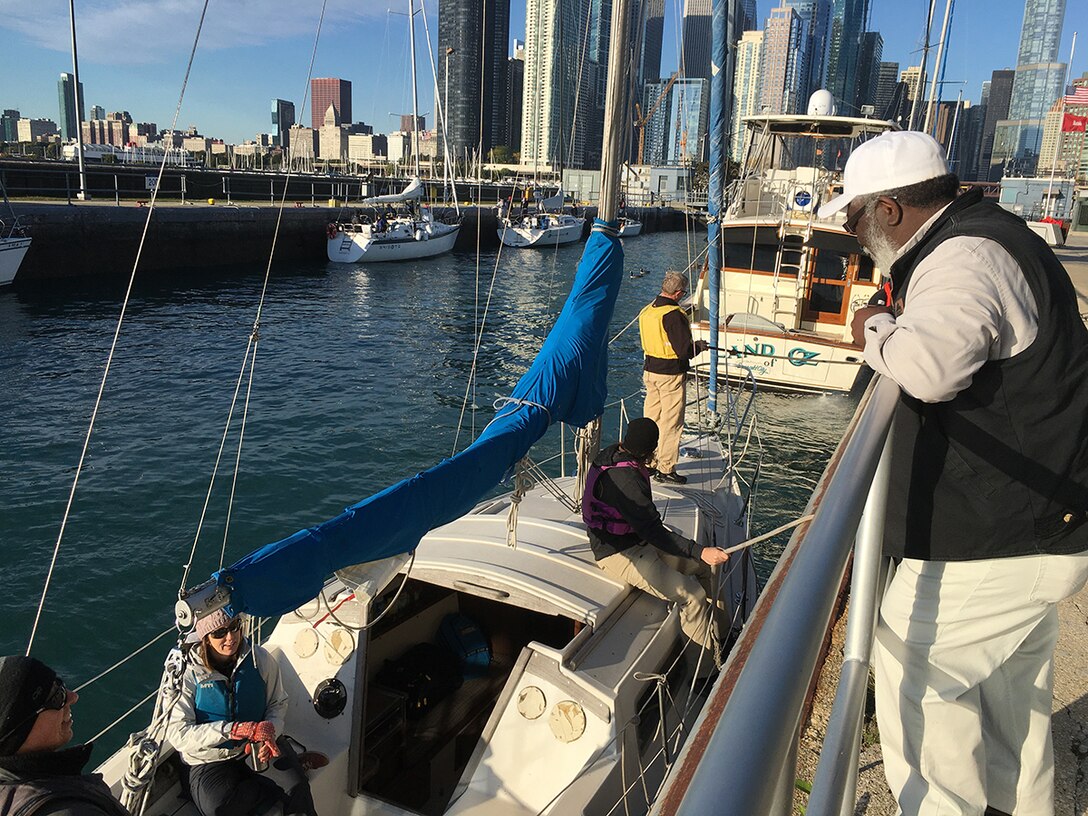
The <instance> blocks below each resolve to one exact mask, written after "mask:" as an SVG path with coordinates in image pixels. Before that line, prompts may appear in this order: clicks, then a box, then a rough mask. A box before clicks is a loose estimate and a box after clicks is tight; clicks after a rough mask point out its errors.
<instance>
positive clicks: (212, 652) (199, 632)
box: [167, 609, 312, 816]
mask: <svg viewBox="0 0 1088 816" xmlns="http://www.w3.org/2000/svg"><path fill="white" fill-rule="evenodd" d="M242 623H243V621H242V617H241V616H240V615H239V616H234V615H231V614H230V613H228V612H227V611H226V610H224V609H219V610H217V611H215V612H212V613H211V614H210V615H206V616H204V617H203V618H200V620H198V621H197V623H196V628H195V629H194V634H195V635H196V637H197V638H198V642H197V644H196V645H195V646H194V648H192V649H190V651H189V656H188V658H189V668H188V670H187V671H186V673H185V678H184V683H183V687H182V694H181V698H180V699H179V700H178V703H177V704H176V705H175V706H174V708H173V709H172V711H171V715H170V724H169V727H168V730H167V737H168V738H169V740H170V742H171V743H172V744H173V746H174V748H175V749H177V751H178V753H179V754H180V755H181V758H182V760H183V761H184V762H185V764H186V765H188V766H189V788H190V792H191V794H192V797H193V803H194V804H195V805H196V806H197V809H198V810H199V811H200V812H201V814H203V816H235V815H237V816H242V814H248V813H259V812H263V811H264V810H266V809H267V808H268V807H269V805H270V804H271V803H273V802H276V801H284V800H285V799H286V796H285V794H284V793H283V791H282V790H281V789H280V788H279V786H277V785H276V784H275V782H273V781H272V780H271V779H270V778H268V777H264V776H261V775H260V774H258V773H257V772H255V771H254V770H253V769H252V768H251V767H250V765H249V764H248V763H247V761H246V757H247V755H248V754H255V755H256V757H257V759H258V760H259V761H260V762H261V763H265V762H267V761H268V760H269V759H271V758H273V757H277V756H279V755H280V748H279V747H278V746H277V745H276V738H277V736H278V735H280V734H282V733H283V721H284V717H285V715H286V714H287V695H286V693H285V692H284V690H283V683H282V682H281V681H280V670H279V664H278V663H277V662H276V660H275V658H273V657H272V656H271V655H269V654H268V652H266V651H265V650H264V649H263V648H261V647H260V646H258V645H256V644H251V643H250V642H249V640H248V639H247V638H246V637H245V635H244V633H243V628H242ZM307 797H308V791H307ZM309 807H310V808H312V804H311V805H310V806H309ZM286 812H287V813H292V812H301V813H305V812H307V811H306V809H305V808H303V809H302V810H287V811H286Z"/></svg>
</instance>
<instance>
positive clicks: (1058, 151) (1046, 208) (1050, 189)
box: [1043, 31, 1080, 218]
mask: <svg viewBox="0 0 1088 816" xmlns="http://www.w3.org/2000/svg"><path fill="white" fill-rule="evenodd" d="M1076 53H1077V32H1075V31H1074V32H1073V43H1072V45H1070V46H1069V64H1068V65H1066V66H1065V82H1064V83H1062V99H1061V108H1060V111H1061V113H1060V114H1059V118H1058V143H1057V144H1056V145H1054V158H1053V159H1051V160H1050V183H1049V184H1047V186H1046V201H1045V202H1044V203H1043V218H1049V217H1050V202H1051V201H1053V199H1052V198H1051V195H1052V194H1053V193H1054V173H1055V172H1056V170H1057V167H1058V159H1059V158H1060V157H1061V155H1062V141H1063V140H1064V137H1065V97H1066V93H1067V91H1068V89H1069V73H1070V71H1071V70H1072V68H1073V56H1074V55H1075V54H1076ZM1076 166H1077V167H1078V168H1079V167H1080V162H1077V164H1076ZM1076 175H1077V174H1076V172H1074V173H1073V178H1074V179H1076Z"/></svg>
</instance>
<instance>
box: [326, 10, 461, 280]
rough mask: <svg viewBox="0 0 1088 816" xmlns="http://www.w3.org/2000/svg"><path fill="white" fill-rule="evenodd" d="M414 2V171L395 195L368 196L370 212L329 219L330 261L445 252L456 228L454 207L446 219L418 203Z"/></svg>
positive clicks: (411, 28) (410, 22)
mask: <svg viewBox="0 0 1088 816" xmlns="http://www.w3.org/2000/svg"><path fill="white" fill-rule="evenodd" d="M415 15H416V12H415V0H408V33H409V37H408V39H409V53H410V57H411V64H412V122H413V125H412V160H413V162H414V164H415V175H414V176H413V177H412V179H411V181H410V182H409V184H408V186H407V187H406V188H405V189H404V190H403V191H402V192H400V193H394V194H390V195H385V196H377V197H374V198H369V199H366V200H364V201H363V202H361V205H362V206H363V207H371V208H376V209H374V210H373V211H372V215H369V216H366V217H364V218H361V219H360V218H358V217H356V218H355V219H354V220H352V221H350V222H346V223H345V222H341V221H334V222H333V223H331V224H329V226H328V230H327V241H326V250H327V253H328V256H329V260H330V261H335V262H338V263H359V262H371V261H373V262H378V261H402V260H413V259H416V258H431V257H434V256H435V255H441V254H442V253H443V252H449V251H450V250H451V249H453V245H454V244H455V243H456V242H457V235H458V233H459V232H460V230H461V216H460V208H459V207H458V205H457V200H456V198H457V197H456V195H455V196H454V210H455V211H456V213H457V215H456V217H455V219H454V220H453V221H452V222H447V221H441V220H438V219H436V218H435V217H434V213H433V211H432V210H431V209H430V208H428V207H425V206H422V204H421V201H422V197H423V192H424V188H423V183H422V181H421V180H420V170H419V128H418V127H417V124H418V122H419V103H418V99H417V92H416V26H415Z"/></svg>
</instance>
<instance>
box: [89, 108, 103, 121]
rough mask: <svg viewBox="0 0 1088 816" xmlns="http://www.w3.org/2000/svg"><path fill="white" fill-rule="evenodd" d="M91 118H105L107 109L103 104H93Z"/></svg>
mask: <svg viewBox="0 0 1088 816" xmlns="http://www.w3.org/2000/svg"><path fill="white" fill-rule="evenodd" d="M91 118H92V119H105V118H106V109H105V108H103V107H102V106H101V105H91Z"/></svg>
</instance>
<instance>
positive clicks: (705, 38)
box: [682, 0, 713, 79]
mask: <svg viewBox="0 0 1088 816" xmlns="http://www.w3.org/2000/svg"><path fill="white" fill-rule="evenodd" d="M712 27H713V22H712V20H711V10H710V0H684V54H683V57H684V63H683V66H682V68H683V75H684V76H686V77H688V78H689V79H699V78H701V79H710V40H711V29H712Z"/></svg>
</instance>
